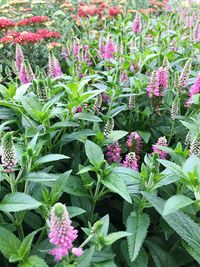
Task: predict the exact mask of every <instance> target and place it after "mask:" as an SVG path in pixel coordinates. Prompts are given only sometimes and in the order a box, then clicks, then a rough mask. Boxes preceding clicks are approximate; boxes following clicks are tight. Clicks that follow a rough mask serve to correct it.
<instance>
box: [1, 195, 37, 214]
mask: <svg viewBox="0 0 200 267" xmlns="http://www.w3.org/2000/svg"><path fill="white" fill-rule="evenodd" d="M41 205H42V203H40V202H39V201H37V200H36V199H34V198H33V197H31V196H29V195H27V194H25V193H12V194H7V195H6V196H5V197H4V198H3V200H2V202H1V204H0V210H1V211H4V212H17V211H22V210H31V209H37V208H38V207H39V206H41Z"/></svg>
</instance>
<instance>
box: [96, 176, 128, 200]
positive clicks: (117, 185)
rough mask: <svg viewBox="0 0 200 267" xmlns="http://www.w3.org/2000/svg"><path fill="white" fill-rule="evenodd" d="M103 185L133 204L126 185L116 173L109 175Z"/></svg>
mask: <svg viewBox="0 0 200 267" xmlns="http://www.w3.org/2000/svg"><path fill="white" fill-rule="evenodd" d="M101 183H102V184H103V185H105V186H106V187H107V188H108V189H110V190H111V191H113V192H114V193H117V194H119V195H120V196H121V197H122V198H124V199H125V200H126V201H127V202H129V203H132V201H131V197H130V195H129V192H128V189H127V187H126V184H125V183H124V181H123V180H122V179H121V177H120V176H119V175H117V174H116V173H114V172H111V173H109V174H108V175H106V177H105V178H104V179H102V180H101Z"/></svg>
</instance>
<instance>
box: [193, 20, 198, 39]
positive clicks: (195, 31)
mask: <svg viewBox="0 0 200 267" xmlns="http://www.w3.org/2000/svg"><path fill="white" fill-rule="evenodd" d="M193 41H194V42H199V41H200V23H199V22H197V24H196V25H195V27H194V30H193Z"/></svg>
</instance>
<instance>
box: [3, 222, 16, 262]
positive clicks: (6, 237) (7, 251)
mask: <svg viewBox="0 0 200 267" xmlns="http://www.w3.org/2000/svg"><path fill="white" fill-rule="evenodd" d="M20 243H21V242H20V240H19V239H18V238H17V237H16V236H15V235H14V234H13V233H11V232H10V231H9V230H7V229H6V228H3V227H1V226H0V251H1V253H2V254H3V255H4V256H5V257H6V258H7V259H9V258H10V257H11V256H12V255H13V254H14V255H17V251H18V249H19V247H20Z"/></svg>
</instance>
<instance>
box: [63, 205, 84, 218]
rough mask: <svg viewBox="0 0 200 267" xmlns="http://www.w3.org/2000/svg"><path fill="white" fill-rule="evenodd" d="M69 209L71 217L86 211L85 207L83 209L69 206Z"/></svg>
mask: <svg viewBox="0 0 200 267" xmlns="http://www.w3.org/2000/svg"><path fill="white" fill-rule="evenodd" d="M67 211H68V212H69V217H70V218H73V217H76V216H78V215H80V214H83V213H85V210H84V209H81V208H79V207H67Z"/></svg>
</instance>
